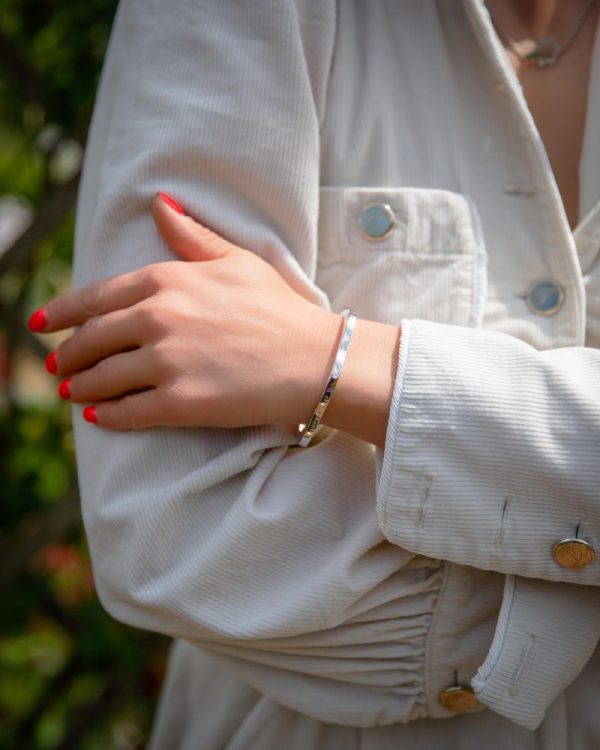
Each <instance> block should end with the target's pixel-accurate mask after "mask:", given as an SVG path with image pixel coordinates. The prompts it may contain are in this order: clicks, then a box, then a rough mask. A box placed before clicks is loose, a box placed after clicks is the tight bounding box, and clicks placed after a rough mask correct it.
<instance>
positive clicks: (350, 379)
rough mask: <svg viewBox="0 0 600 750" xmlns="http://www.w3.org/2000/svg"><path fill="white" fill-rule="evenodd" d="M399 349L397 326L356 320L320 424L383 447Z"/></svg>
mask: <svg viewBox="0 0 600 750" xmlns="http://www.w3.org/2000/svg"><path fill="white" fill-rule="evenodd" d="M399 345H400V329H399V327H398V326H393V325H388V324H385V323H378V322H375V321H372V320H365V319H361V318H359V319H358V321H357V323H356V328H355V331H354V335H353V337H352V341H351V343H350V347H349V349H348V354H347V357H346V362H345V364H344V368H343V370H342V373H341V376H340V379H339V382H338V384H337V386H336V389H335V393H334V395H333V397H332V399H331V402H330V404H329V406H328V408H327V411H326V412H325V414H324V416H323V419H322V424H326V425H328V426H330V427H333V428H335V429H338V430H342V431H343V432H348V433H350V434H352V435H356V436H357V437H359V438H360V439H362V440H365V441H367V442H369V443H373V444H374V445H377V446H378V447H380V448H383V447H384V446H385V436H386V431H387V422H388V416H389V410H390V405H391V401H392V394H393V390H394V383H395V379H396V369H397V363H398V350H399Z"/></svg>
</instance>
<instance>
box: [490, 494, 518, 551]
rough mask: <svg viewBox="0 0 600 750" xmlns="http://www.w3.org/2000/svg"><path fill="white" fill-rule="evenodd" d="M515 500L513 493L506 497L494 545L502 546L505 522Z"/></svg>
mask: <svg viewBox="0 0 600 750" xmlns="http://www.w3.org/2000/svg"><path fill="white" fill-rule="evenodd" d="M513 500H514V497H513V496H512V495H508V497H505V498H504V505H503V506H502V515H501V516H500V526H499V527H498V532H497V534H496V537H495V539H494V547H500V546H502V542H503V541H504V522H505V520H506V515H507V513H508V510H509V508H510V506H511V504H512V501H513Z"/></svg>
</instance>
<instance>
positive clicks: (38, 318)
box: [27, 307, 48, 333]
mask: <svg viewBox="0 0 600 750" xmlns="http://www.w3.org/2000/svg"><path fill="white" fill-rule="evenodd" d="M47 322H48V321H47V319H46V311H45V310H44V308H43V307H41V308H40V309H39V310H36V311H35V312H34V313H33V314H32V316H31V317H30V318H29V323H28V324H27V325H28V326H29V330H30V331H33V332H34V333H39V332H40V331H43V330H44V328H45V327H46V323H47Z"/></svg>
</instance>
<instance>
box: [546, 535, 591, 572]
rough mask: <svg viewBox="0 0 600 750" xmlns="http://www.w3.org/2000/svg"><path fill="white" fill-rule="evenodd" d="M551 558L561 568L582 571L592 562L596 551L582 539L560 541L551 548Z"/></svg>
mask: <svg viewBox="0 0 600 750" xmlns="http://www.w3.org/2000/svg"><path fill="white" fill-rule="evenodd" d="M552 557H553V558H554V560H555V561H556V562H557V563H558V564H559V565H560V567H561V568H567V569H568V570H583V569H584V568H587V567H588V566H589V565H591V564H592V563H593V562H594V559H595V558H596V550H595V549H594V548H593V547H592V545H591V544H590V543H589V542H586V541H585V540H584V539H577V538H573V539H561V541H560V542H556V544H555V545H554V547H553V548H552Z"/></svg>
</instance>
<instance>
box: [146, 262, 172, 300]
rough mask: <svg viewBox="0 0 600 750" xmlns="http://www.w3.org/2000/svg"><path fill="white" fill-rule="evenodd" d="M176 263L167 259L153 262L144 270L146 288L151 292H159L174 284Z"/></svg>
mask: <svg viewBox="0 0 600 750" xmlns="http://www.w3.org/2000/svg"><path fill="white" fill-rule="evenodd" d="M174 265H175V264H174V263H172V262H169V261H166V262H163V263H152V264H151V265H149V266H146V267H145V268H144V270H143V277H144V283H145V284H146V290H147V291H148V292H149V293H150V294H157V293H158V292H162V291H164V290H165V289H169V288H170V287H171V286H172V285H173V283H172V282H173V274H174Z"/></svg>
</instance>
